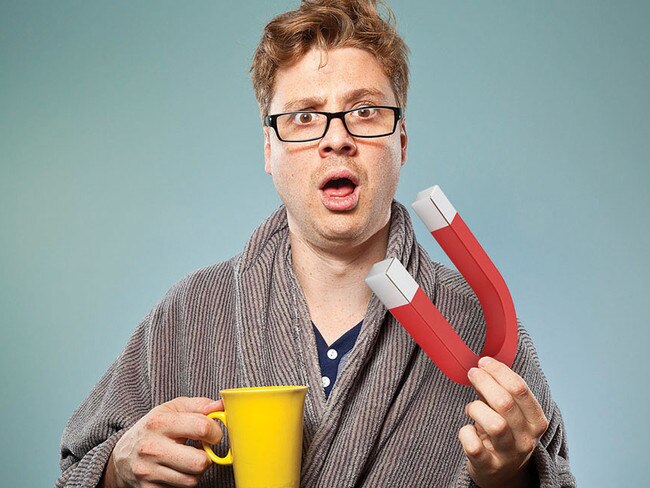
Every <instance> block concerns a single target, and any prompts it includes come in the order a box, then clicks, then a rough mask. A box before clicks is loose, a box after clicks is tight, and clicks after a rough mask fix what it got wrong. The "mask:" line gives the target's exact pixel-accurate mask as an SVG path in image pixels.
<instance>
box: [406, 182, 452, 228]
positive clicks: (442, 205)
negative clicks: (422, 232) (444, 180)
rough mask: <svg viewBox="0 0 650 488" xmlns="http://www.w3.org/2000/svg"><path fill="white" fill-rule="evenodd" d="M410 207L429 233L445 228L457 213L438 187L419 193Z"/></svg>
mask: <svg viewBox="0 0 650 488" xmlns="http://www.w3.org/2000/svg"><path fill="white" fill-rule="evenodd" d="M411 207H413V210H415V213H416V214H418V217H420V220H422V222H423V223H424V225H426V226H427V229H429V232H433V231H435V230H438V229H442V228H443V227H447V226H448V225H449V224H451V221H452V220H454V217H455V216H456V213H457V212H456V209H455V208H454V206H453V205H452V204H451V202H450V201H449V200H448V199H447V197H446V196H445V194H444V193H443V192H442V190H441V189H440V187H439V186H438V185H435V186H432V187H431V188H427V189H426V190H422V191H421V192H419V193H418V194H417V196H416V197H415V201H414V202H413V203H412V204H411Z"/></svg>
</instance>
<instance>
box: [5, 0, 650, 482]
mask: <svg viewBox="0 0 650 488" xmlns="http://www.w3.org/2000/svg"><path fill="white" fill-rule="evenodd" d="M296 5H297V1H290V2H289V1H284V0H283V1H277V2H263V1H261V0H256V1H246V2H241V3H233V2H219V1H216V2H215V1H212V2H207V1H193V2H182V3H181V2H171V1H165V2H161V1H156V2H127V1H117V2H82V1H76V2H72V1H62V2H44V1H43V2H36V1H31V2H8V1H3V2H2V3H1V4H0V162H1V164H2V167H1V173H0V249H1V252H0V286H1V289H0V311H1V315H0V323H1V327H2V330H1V333H2V335H1V338H0V348H1V352H2V353H1V354H0V371H1V373H0V375H1V376H0V377H1V382H2V383H1V392H2V393H1V396H0V407H1V420H0V422H2V424H1V425H2V430H1V431H0V432H1V433H2V443H1V445H0V479H1V480H2V485H3V486H21V487H27V486H29V487H41V486H51V485H52V484H53V483H54V480H55V478H56V477H57V476H58V473H59V468H58V456H59V442H60V436H61V432H62V431H63V428H64V426H65V424H66V422H67V420H68V418H69V417H70V415H71V414H72V412H73V411H74V409H75V408H76V407H77V406H78V405H79V403H80V402H81V401H82V400H83V398H84V397H85V396H86V395H87V394H88V392H89V391H90V389H91V388H92V387H93V385H94V384H95V383H96V382H97V381H98V380H99V378H100V376H101V375H102V373H103V372H104V371H105V370H106V369H107V368H108V367H109V365H110V364H111V363H112V362H113V360H114V359H115V358H116V357H117V355H118V354H119V352H120V351H121V349H122V347H123V346H124V345H125V343H126V341H127V338H128V337H129V335H130V334H131V332H132V331H133V329H134V328H135V326H136V325H137V324H138V322H139V321H140V319H141V318H142V317H143V316H144V315H145V314H146V313H147V311H148V310H149V309H150V308H151V307H153V306H154V305H155V304H156V302H157V301H158V300H159V299H160V298H161V297H162V296H163V294H164V293H165V291H166V290H167V289H168V288H169V287H170V286H171V285H172V284H173V283H174V282H176V281H177V280H179V279H180V278H182V277H183V276H185V275H186V274H188V273H189V272H190V271H192V270H194V269H197V268H200V267H203V266H207V265H209V264H211V263H214V262H218V261H221V260H224V259H226V258H229V257H230V256H232V255H234V254H236V253H238V252H239V251H240V250H241V249H242V248H243V246H244V245H245V243H246V241H247V238H248V236H249V235H250V233H251V231H253V229H254V228H255V227H257V226H258V225H259V224H260V222H261V221H262V220H263V219H264V218H265V217H266V216H267V215H269V214H270V213H271V212H272V211H273V210H274V209H275V208H277V206H278V205H279V204H280V201H279V198H278V197H277V196H276V194H275V191H274V188H273V185H272V182H271V179H270V177H269V176H268V175H266V174H265V173H264V171H263V152H262V130H261V122H260V119H259V114H258V111H257V105H256V102H255V99H254V96H253V92H252V88H251V83H250V80H249V75H248V69H249V66H250V62H251V58H252V53H253V50H254V48H255V46H256V44H257V42H258V40H259V37H260V35H261V32H262V28H263V26H264V24H265V23H266V22H267V21H268V20H269V19H270V18H271V16H273V15H275V14H277V13H280V12H282V11H284V10H286V9H288V8H293V7H294V6H296ZM392 7H393V8H394V10H395V13H396V15H397V18H398V22H399V29H400V31H401V33H402V34H403V36H404V37H405V39H406V41H407V42H408V44H409V46H410V48H411V58H410V59H411V74H412V84H411V90H410V94H409V100H408V108H407V112H406V114H407V115H406V119H407V127H408V133H409V136H410V144H409V154H408V162H407V164H406V166H404V168H403V171H402V178H401V183H400V187H399V191H398V194H397V198H398V200H399V201H401V202H403V203H404V204H406V205H409V204H410V202H411V201H412V200H413V198H414V197H415V195H416V193H417V192H418V191H419V190H421V189H423V188H426V187H427V186H430V185H433V184H439V185H440V186H441V187H442V188H443V190H444V191H445V193H446V194H447V196H448V197H449V199H450V200H451V201H452V203H453V204H454V205H455V206H456V208H457V209H458V210H459V212H460V213H461V215H462V216H463V218H464V219H465V221H466V222H467V223H468V225H469V226H470V228H471V229H472V230H473V232H474V234H475V235H476V236H477V238H478V239H479V241H480V242H481V243H482V244H483V246H484V247H485V249H486V250H487V252H488V254H489V255H490V256H491V257H492V259H493V261H494V262H495V264H496V265H497V267H498V268H499V269H500V271H501V272H502V274H503V276H504V278H505V279H506V282H507V283H508V285H509V287H510V290H511V292H512V295H513V298H514V302H515V306H516V309H517V313H518V315H519V317H520V319H521V320H522V322H523V323H524V324H525V326H526V327H527V329H528V330H529V331H530V334H531V335H532V337H533V339H534V341H535V343H536V345H537V350H538V353H539V356H540V360H541V363H542V366H543V368H544V371H545V373H546V375H547V377H548V379H549V382H550V384H551V390H552V393H553V395H554V398H555V400H556V401H557V403H558V404H559V406H560V408H561V410H562V413H563V415H564V420H565V423H566V428H567V432H568V438H569V447H570V459H571V464H572V467H573V471H574V473H575V474H576V476H577V478H578V481H579V484H580V485H581V486H587V487H611V486H641V485H644V484H645V483H647V480H648V477H649V476H650V472H649V469H648V462H647V460H646V453H647V447H646V446H647V438H648V434H649V430H650V429H648V425H649V420H648V409H647V405H648V404H649V403H650V398H649V395H648V372H649V368H648V366H647V363H646V360H645V357H644V351H645V350H646V348H647V347H648V343H649V340H650V333H649V332H648V320H649V316H650V313H649V312H650V310H648V308H649V306H648V304H649V303H650V299H649V298H648V294H649V293H648V292H649V291H650V287H649V285H648V275H649V273H650V258H649V257H648V248H649V247H650V231H649V229H648V227H649V224H648V221H649V219H648V214H649V212H650V196H649V194H648V188H647V187H648V183H650V178H649V176H650V170H649V168H648V164H649V162H650V161H649V159H650V157H649V156H650V123H649V121H648V114H649V113H650V95H649V93H648V87H649V86H650V56H649V51H648V49H649V48H650V29H649V27H648V26H649V25H650V3H648V2H645V1H620V2H614V1H610V2H603V1H595V0H575V1H565V0H555V1H545V2H530V1H524V2H522V1H514V0H513V1H493V2H472V1H457V0H454V1H451V0H450V1H415V0H413V1H394V2H392ZM412 215H414V214H412ZM415 226H416V231H417V234H418V238H419V239H420V241H421V242H422V243H423V244H424V246H425V247H426V248H427V250H428V251H429V253H430V254H431V255H432V257H433V258H434V259H436V260H440V261H442V262H444V263H448V260H447V259H446V257H445V256H444V255H443V253H442V251H441V250H440V249H439V248H438V246H437V244H436V243H435V241H434V240H433V239H432V238H431V237H430V236H429V235H427V233H426V230H425V228H424V226H423V225H422V224H420V222H419V221H416V223H415ZM215 347H218V345H215ZM433 408H435V407H433Z"/></svg>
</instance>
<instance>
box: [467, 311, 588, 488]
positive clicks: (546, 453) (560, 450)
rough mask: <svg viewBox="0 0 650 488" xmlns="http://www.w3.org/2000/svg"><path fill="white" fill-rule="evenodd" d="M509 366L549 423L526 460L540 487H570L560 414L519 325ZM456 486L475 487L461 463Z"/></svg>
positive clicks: (535, 356) (571, 484) (528, 339)
mask: <svg viewBox="0 0 650 488" xmlns="http://www.w3.org/2000/svg"><path fill="white" fill-rule="evenodd" d="M512 369H513V370H514V371H515V372H516V373H517V374H519V375H520V376H521V377H522V378H523V379H524V380H525V381H526V383H527V384H528V386H529V387H530V389H531V391H532V392H533V394H534V395H535V398H537V401H539V403H540V405H541V406H542V409H543V410H544V414H545V415H546V418H547V419H548V422H549V426H548V429H546V432H545V433H544V435H542V437H541V439H540V440H539V442H538V443H537V447H536V448H535V450H534V451H533V455H532V457H531V460H530V462H531V463H533V466H534V469H535V470H536V473H537V483H538V485H537V486H539V487H540V488H574V487H575V486H576V480H575V478H574V476H573V474H571V469H570V467H569V451H568V445H567V438H566V432H565V429H564V422H563V420H562V414H561V413H560V409H559V408H558V406H557V405H556V403H555V402H554V401H553V399H552V398H551V391H550V388H549V386H548V382H547V381H546V378H545V376H544V373H543V372H542V369H541V366H540V363H539V359H538V357H537V352H536V350H535V346H534V345H533V342H532V340H531V338H530V335H529V334H528V332H527V331H526V330H525V329H524V328H523V327H522V326H521V324H520V325H519V347H518V351H517V356H516V357H515V361H514V364H513V365H512ZM457 487H458V488H478V485H477V484H476V483H474V481H473V480H472V479H471V478H470V476H469V473H468V472H467V469H466V467H463V469H462V471H461V474H460V477H459V480H458V483H457Z"/></svg>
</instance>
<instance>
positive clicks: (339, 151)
mask: <svg viewBox="0 0 650 488" xmlns="http://www.w3.org/2000/svg"><path fill="white" fill-rule="evenodd" d="M318 152H319V153H320V156H321V157H326V156H328V155H331V154H336V155H345V156H353V155H354V154H355V153H356V152H357V144H356V141H355V140H354V137H352V136H351V135H350V133H349V132H348V131H347V129H346V128H345V125H344V124H343V120H341V119H332V120H331V121H330V125H329V127H328V128H327V132H326V133H325V135H324V136H323V138H322V139H321V140H320V142H319V144H318Z"/></svg>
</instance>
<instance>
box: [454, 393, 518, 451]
mask: <svg viewBox="0 0 650 488" xmlns="http://www.w3.org/2000/svg"><path fill="white" fill-rule="evenodd" d="M465 411H466V413H467V415H468V416H469V417H470V418H471V419H472V420H474V422H476V427H477V429H476V430H477V435H478V436H479V437H481V434H480V432H479V431H478V427H480V429H481V430H483V431H484V432H485V433H486V434H487V436H488V437H489V440H490V443H491V444H492V447H493V449H495V450H497V451H501V452H507V451H509V450H512V448H513V447H514V446H515V438H514V435H513V432H512V429H511V428H510V425H509V424H508V422H507V421H506V419H504V418H503V417H502V416H501V415H499V414H498V413H497V412H495V411H494V410H492V409H491V408H490V407H488V406H487V405H486V404H485V403H483V402H481V401H478V400H477V401H475V402H472V403H470V404H468V405H467V406H466V407H465ZM482 440H483V441H484V442H483V444H484V445H486V447H488V448H489V447H490V446H489V445H487V444H486V442H485V439H482Z"/></svg>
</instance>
